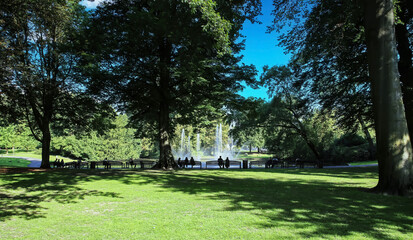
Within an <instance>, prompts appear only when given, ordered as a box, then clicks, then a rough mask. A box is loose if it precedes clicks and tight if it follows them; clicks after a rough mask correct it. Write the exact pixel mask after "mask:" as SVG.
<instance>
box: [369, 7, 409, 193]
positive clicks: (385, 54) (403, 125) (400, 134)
mask: <svg viewBox="0 0 413 240" xmlns="http://www.w3.org/2000/svg"><path fill="white" fill-rule="evenodd" d="M393 12H394V8H393V1H392V0H365V16H366V34H367V35H366V36H367V53H368V64H369V73H370V77H371V79H372V93H373V103H374V111H375V121H376V135H377V153H378V160H379V183H378V185H377V186H376V190H377V191H379V192H385V193H390V194H400V195H403V194H406V193H407V192H408V191H409V190H410V191H411V190H412V187H413V155H412V145H411V141H410V137H409V132H408V128H407V122H406V118H405V111H404V105H403V100H402V93H401V87H400V80H399V73H398V71H397V51H396V39H395V32H394V31H395V30H394V14H393Z"/></svg>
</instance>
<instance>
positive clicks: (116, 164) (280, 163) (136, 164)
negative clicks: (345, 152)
mask: <svg viewBox="0 0 413 240" xmlns="http://www.w3.org/2000/svg"><path fill="white" fill-rule="evenodd" d="M247 162H248V164H247ZM229 163H230V166H229V167H230V168H242V167H243V168H253V167H265V168H275V167H281V168H289V167H299V168H304V167H305V166H311V167H318V164H317V162H315V161H310V160H301V159H296V160H291V159H281V160H280V159H270V160H255V161H251V160H250V161H246V160H244V161H237V160H230V161H229ZM155 164H156V161H154V160H134V161H133V162H130V161H93V162H67V163H65V164H64V167H66V168H90V169H95V168H96V169H99V168H107V169H110V168H112V167H113V168H141V169H144V168H151V167H153V166H154V165H155ZM203 166H205V168H206V169H208V167H209V168H217V167H219V165H218V161H217V160H211V161H205V162H204V164H203V162H201V161H195V164H194V165H190V164H188V165H183V166H182V168H194V167H195V168H200V169H202V168H203Z"/></svg>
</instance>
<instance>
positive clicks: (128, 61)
mask: <svg viewBox="0 0 413 240" xmlns="http://www.w3.org/2000/svg"><path fill="white" fill-rule="evenodd" d="M248 2H251V3H253V2H254V1H248ZM259 6H260V5H256V6H255V5H254V4H252V5H248V4H244V1H240V2H239V3H237V4H230V3H227V2H226V1H222V2H219V3H218V4H215V3H214V2H213V1H178V0H169V1H161V0H152V1H139V0H136V1H120V0H118V1H111V2H107V3H106V4H104V5H103V6H102V7H98V9H97V10H96V13H95V15H94V16H93V19H92V27H91V31H90V33H89V34H90V35H89V37H90V39H94V40H95V41H97V42H98V44H93V45H91V46H90V48H89V51H90V53H91V55H90V56H91V59H92V64H89V65H87V66H86V68H85V69H86V72H87V73H88V74H90V75H89V76H91V80H92V81H90V82H89V83H90V89H91V90H92V91H93V90H98V91H97V92H99V91H100V92H103V93H105V94H106V96H107V97H110V98H112V99H113V100H116V102H117V103H118V107H119V109H120V110H124V111H127V112H129V113H131V115H132V120H135V121H140V122H146V123H150V124H149V126H157V132H158V140H159V149H160V157H159V163H158V165H157V166H156V167H159V168H163V169H169V168H173V167H176V163H175V161H174V159H173V155H172V149H171V134H172V132H173V129H172V128H173V122H174V121H175V120H176V121H179V120H186V119H188V118H190V117H191V116H193V115H192V114H191V112H192V111H193V110H195V111H196V112H201V111H204V112H205V111H209V110H210V109H216V108H219V107H220V106H222V105H223V104H224V103H225V102H226V101H228V100H230V99H231V98H233V97H234V92H236V91H238V90H239V89H241V88H242V86H241V85H240V83H239V82H238V81H239V80H246V81H247V82H252V81H253V80H252V79H253V78H252V76H253V75H254V74H255V69H254V68H253V67H250V66H240V65H238V62H239V60H240V58H237V57H235V56H234V55H233V54H231V53H229V51H228V49H230V50H233V51H234V53H236V52H237V51H239V46H238V45H236V44H235V43H234V42H235V39H236V37H237V36H238V30H239V29H240V27H241V24H242V22H243V21H244V20H245V19H246V18H247V17H245V16H246V15H252V17H251V19H253V16H254V14H255V15H256V11H255V8H258V7H259ZM218 11H219V13H218ZM247 11H248V12H247ZM220 14H221V15H220ZM221 16H223V17H224V18H225V17H227V18H228V20H225V19H224V18H222V17H221ZM231 24H232V26H233V28H232V29H230V28H231ZM85 60H87V59H85ZM93 61H95V62H96V63H95V64H93ZM86 62H87V61H86ZM108 80H110V81H108ZM104 97H105V95H104ZM199 110H201V111H199ZM146 126H147V125H146Z"/></svg>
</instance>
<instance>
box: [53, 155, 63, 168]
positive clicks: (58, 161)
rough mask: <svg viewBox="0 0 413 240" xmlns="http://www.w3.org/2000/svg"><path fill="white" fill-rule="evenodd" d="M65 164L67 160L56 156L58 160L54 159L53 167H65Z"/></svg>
mask: <svg viewBox="0 0 413 240" xmlns="http://www.w3.org/2000/svg"><path fill="white" fill-rule="evenodd" d="M64 166H65V162H64V161H63V159H60V160H59V159H58V158H57V157H56V160H54V162H53V167H54V168H63V167H64Z"/></svg>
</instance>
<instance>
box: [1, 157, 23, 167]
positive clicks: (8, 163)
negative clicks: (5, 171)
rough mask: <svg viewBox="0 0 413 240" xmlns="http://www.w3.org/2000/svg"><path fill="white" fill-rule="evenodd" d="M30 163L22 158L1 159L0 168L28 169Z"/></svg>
mask: <svg viewBox="0 0 413 240" xmlns="http://www.w3.org/2000/svg"><path fill="white" fill-rule="evenodd" d="M29 164H30V161H28V160H25V159H21V158H9V157H0V167H27V166H29Z"/></svg>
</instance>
